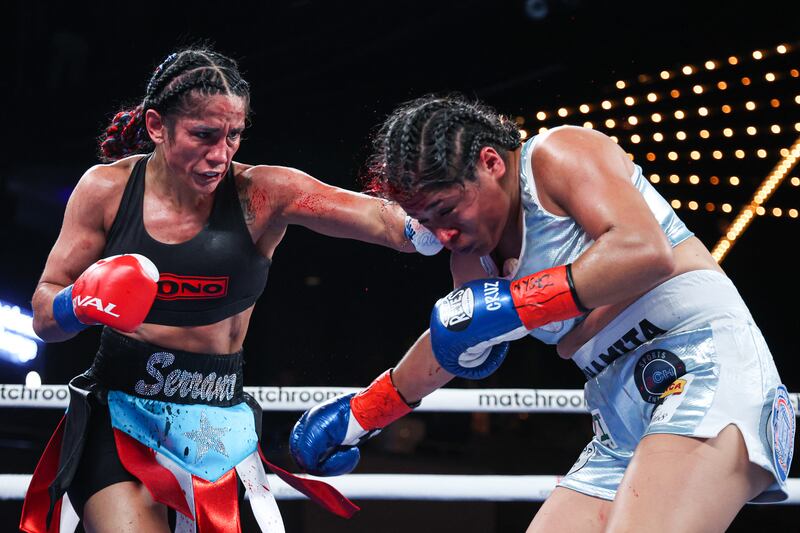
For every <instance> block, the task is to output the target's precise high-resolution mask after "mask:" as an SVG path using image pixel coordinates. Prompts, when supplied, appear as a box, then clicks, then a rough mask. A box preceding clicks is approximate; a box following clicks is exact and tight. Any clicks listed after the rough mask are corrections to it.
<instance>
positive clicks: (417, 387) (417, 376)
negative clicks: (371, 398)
mask: <svg viewBox="0 0 800 533" xmlns="http://www.w3.org/2000/svg"><path fill="white" fill-rule="evenodd" d="M454 377H455V376H453V374H451V373H449V372H447V371H446V370H444V369H443V368H442V367H441V366H440V365H439V363H438V362H437V361H436V358H435V357H434V355H433V348H432V347H431V336H430V331H426V332H425V333H423V334H422V336H420V338H419V339H417V342H415V343H414V345H413V346H412V347H411V348H410V349H409V350H408V352H406V355H405V356H404V357H403V359H402V360H401V361H400V362H399V363H398V364H397V366H396V367H395V368H394V370H393V371H392V381H393V382H394V386H395V387H397V390H398V391H399V392H400V394H401V395H402V396H403V398H404V399H405V400H406V401H407V402H408V403H411V404H413V403H416V402H418V401H419V400H421V399H422V398H424V397H425V396H427V395H428V394H430V393H431V392H433V391H435V390H436V389H438V388H440V387H442V386H444V385H445V384H446V383H448V382H449V381H450V380H451V379H453V378H454Z"/></svg>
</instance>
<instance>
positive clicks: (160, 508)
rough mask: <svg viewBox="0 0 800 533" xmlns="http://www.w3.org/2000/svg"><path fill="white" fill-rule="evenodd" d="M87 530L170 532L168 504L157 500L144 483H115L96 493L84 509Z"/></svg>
mask: <svg viewBox="0 0 800 533" xmlns="http://www.w3.org/2000/svg"><path fill="white" fill-rule="evenodd" d="M83 525H84V529H85V530H86V531H87V533H104V532H109V533H112V532H114V533H140V532H142V531H147V532H153V533H159V532H164V533H168V532H169V530H170V529H169V523H168V520H167V508H166V507H165V506H164V505H161V504H159V503H156V502H155V501H153V499H152V498H151V497H150V493H149V492H148V491H147V489H146V488H145V487H144V486H143V485H142V484H141V483H137V482H133V481H124V482H122V483H115V484H113V485H110V486H108V487H106V488H104V489H102V490H100V491H99V492H96V493H94V494H93V495H92V496H91V497H90V498H89V500H88V501H87V502H86V506H85V507H84V509H83Z"/></svg>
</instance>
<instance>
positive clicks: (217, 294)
mask: <svg viewBox="0 0 800 533" xmlns="http://www.w3.org/2000/svg"><path fill="white" fill-rule="evenodd" d="M229 279H230V278H229V276H214V277H211V276H179V275H177V274H161V276H160V277H159V279H158V294H157V296H156V298H158V299H159V300H196V299H203V300H208V299H211V298H223V297H225V295H227V294H228V280H229Z"/></svg>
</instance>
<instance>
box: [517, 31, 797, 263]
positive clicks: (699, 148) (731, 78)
mask: <svg viewBox="0 0 800 533" xmlns="http://www.w3.org/2000/svg"><path fill="white" fill-rule="evenodd" d="M798 52H800V42H797V43H791V44H780V45H778V46H775V47H773V48H770V49H760V50H754V51H752V52H751V53H750V54H748V55H745V56H735V55H731V56H729V57H727V58H726V59H724V60H719V59H709V60H706V61H704V62H701V63H699V64H697V65H694V64H688V65H684V66H682V67H680V68H677V69H672V70H662V71H660V72H659V73H658V74H657V75H649V74H641V75H639V76H637V77H636V78H635V79H633V80H618V81H617V82H616V83H615V84H614V88H609V90H608V91H606V94H608V93H609V92H614V90H615V89H616V90H618V91H625V92H624V93H623V94H621V95H620V96H619V97H611V98H609V97H605V98H604V99H603V100H601V101H599V102H594V103H591V102H588V103H582V104H579V105H576V106H561V107H558V108H556V109H550V110H540V111H538V112H536V113H535V115H534V116H535V119H536V121H530V123H528V124H526V119H525V117H517V122H518V123H519V124H520V125H521V126H522V135H523V138H527V137H528V136H529V135H530V134H531V132H532V131H538V132H539V133H541V132H544V131H547V130H548V129H549V128H550V127H553V126H555V125H558V123H559V122H558V121H561V122H560V123H563V122H564V121H565V120H564V119H567V120H568V119H569V117H573V118H574V117H580V120H579V122H580V121H583V122H582V125H583V126H584V127H587V128H592V129H602V130H604V132H605V133H607V134H608V135H609V136H610V137H611V138H612V139H613V140H614V141H615V142H617V143H619V144H621V145H623V146H625V147H627V148H629V150H630V151H628V155H629V157H631V159H632V160H636V159H637V158H640V157H641V158H643V159H645V160H647V161H648V162H649V164H651V163H656V165H658V163H657V162H660V161H664V162H669V163H670V164H672V163H681V162H685V163H686V164H689V165H698V164H702V163H703V162H711V163H717V162H720V163H723V162H725V161H737V163H736V164H737V165H741V164H742V163H745V164H752V163H755V162H758V161H763V162H767V161H768V160H770V159H774V160H776V161H777V163H776V165H775V166H774V167H773V169H772V171H771V172H770V173H769V174H768V175H767V176H766V177H763V174H762V172H765V170H766V169H762V170H760V171H755V170H753V169H752V168H751V169H749V170H746V169H739V168H737V169H736V170H735V172H739V171H741V172H742V173H741V174H739V175H730V176H727V177H726V178H721V177H720V176H719V175H718V173H716V172H714V173H710V174H712V175H710V176H709V177H708V178H706V179H701V178H700V177H699V175H698V173H697V172H696V171H695V172H692V170H689V171H688V172H686V175H685V177H683V178H681V177H680V176H679V174H677V173H671V174H669V175H668V176H665V178H664V179H662V176H661V175H660V174H658V173H652V174H650V175H649V176H648V179H650V181H651V182H652V183H654V184H658V183H662V184H664V185H678V184H690V185H702V184H709V185H711V186H719V185H725V187H720V188H716V187H714V188H712V190H717V191H719V192H720V193H721V194H726V193H725V190H726V189H727V188H728V187H731V188H734V187H741V185H742V184H743V183H750V182H752V183H758V182H759V181H760V185H758V187H757V188H756V192H755V193H754V194H753V195H752V197H751V198H750V200H749V201H748V202H746V203H744V204H743V203H742V200H741V199H740V200H738V201H734V200H730V199H725V198H717V197H714V198H709V199H706V200H701V199H699V198H696V197H695V198H689V199H683V198H676V197H672V198H668V200H669V202H670V204H671V205H672V207H673V208H674V209H687V210H690V211H706V212H708V213H714V212H721V213H725V214H727V213H732V212H733V211H734V210H736V209H738V214H737V215H736V217H735V218H734V219H733V221H732V222H731V223H730V225H729V226H728V228H727V229H726V230H725V231H724V232H723V235H722V237H721V238H720V240H719V241H718V242H717V243H716V245H715V246H714V247H713V249H712V255H713V256H714V258H715V259H716V260H717V261H718V262H720V261H722V259H723V258H724V257H725V255H726V254H727V253H728V252H729V251H730V249H731V247H732V246H733V244H734V242H735V241H736V240H737V239H738V238H739V237H740V236H741V234H742V233H743V232H744V231H745V230H746V228H747V227H748V226H749V225H750V223H752V221H753V220H754V219H755V218H756V217H758V216H772V217H776V218H784V219H795V220H796V219H798V218H799V217H800V210H799V209H798V207H797V206H792V205H789V206H769V207H768V206H765V205H764V204H765V203H766V202H767V201H768V200H769V199H770V198H771V197H772V195H773V194H774V193H775V191H776V189H777V188H778V187H779V186H780V185H781V184H782V183H783V182H784V181H785V182H787V183H788V184H791V185H792V186H794V187H797V186H800V178H798V177H797V176H790V175H789V174H790V173H791V171H792V169H793V168H794V166H795V163H796V162H797V159H798V156H800V147H799V145H798V143H800V138H798V139H797V140H794V142H793V143H792V141H793V138H794V136H795V135H797V133H800V84H798V81H800V70H799V69H798V68H795V67H796V65H793V64H790V63H792V62H796V61H797V60H798V57H797V56H798V55H800V54H798ZM745 69H746V70H747V71H746V72H745V71H744V70H745ZM676 82H677V83H676ZM709 98H719V100H720V101H715V102H711V101H709ZM692 99H695V100H697V99H702V101H696V102H691V100H692ZM684 102H685V103H684ZM681 103H684V104H683V105H679V104H681ZM790 135H791V138H790ZM789 143H792V145H791V147H787V145H788V144H789ZM759 144H760V146H758V145H759ZM673 170H676V169H673ZM720 170H722V169H720ZM723 173H724V172H723ZM787 178H788V179H787ZM705 192H708V189H705ZM790 203H791V201H790ZM734 206H737V207H736V208H734Z"/></svg>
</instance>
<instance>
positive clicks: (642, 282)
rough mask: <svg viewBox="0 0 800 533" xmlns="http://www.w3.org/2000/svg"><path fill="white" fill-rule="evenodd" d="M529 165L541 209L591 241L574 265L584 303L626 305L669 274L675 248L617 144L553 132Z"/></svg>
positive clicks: (593, 135)
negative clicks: (569, 222) (580, 230)
mask: <svg viewBox="0 0 800 533" xmlns="http://www.w3.org/2000/svg"><path fill="white" fill-rule="evenodd" d="M533 161H534V168H533V171H534V175H535V176H536V186H537V189H538V190H539V194H540V197H541V198H542V199H543V203H545V207H546V208H548V209H550V210H552V211H553V212H555V213H556V214H560V215H568V216H571V217H572V218H574V219H575V220H576V221H577V222H578V224H580V225H581V227H583V229H584V230H585V231H586V232H587V233H588V234H589V235H590V236H591V237H592V239H594V243H593V244H592V245H591V246H590V247H589V248H588V249H587V250H586V252H585V253H584V254H583V255H581V256H580V257H579V258H578V259H577V260H576V261H575V262H574V264H573V265H572V277H573V280H574V283H575V288H576V291H577V293H578V296H579V297H580V299H581V302H582V303H583V305H584V306H586V307H589V308H597V307H600V306H606V305H615V304H619V303H621V302H625V301H627V300H629V299H630V298H632V297H636V296H637V295H640V294H642V293H643V292H645V291H647V290H649V289H650V288H652V287H654V286H656V285H658V284H659V283H661V282H662V281H664V280H665V279H667V278H668V277H669V275H670V274H671V273H672V272H673V270H674V268H675V260H674V257H673V251H672V248H671V246H670V244H669V242H668V240H667V238H666V236H665V235H664V232H663V231H662V230H661V227H660V226H659V225H658V221H657V220H656V218H655V217H654V216H653V214H652V212H651V211H650V208H649V207H648V206H647V204H646V203H645V201H644V199H643V198H642V195H641V194H640V193H639V192H638V191H637V190H636V188H635V187H634V186H633V184H632V183H631V179H630V178H631V175H632V174H633V164H632V163H631V161H630V159H629V158H628V156H627V154H625V152H624V151H622V149H620V148H619V147H618V146H617V145H616V143H614V142H613V141H612V140H611V139H609V138H608V137H606V136H605V135H603V134H601V133H598V132H595V131H592V130H587V129H584V128H574V127H566V128H557V129H555V130H551V132H549V133H548V135H547V136H546V137H545V138H544V139H542V140H541V141H540V142H539V143H538V144H537V146H536V149H535V153H534V159H533ZM548 204H549V205H548Z"/></svg>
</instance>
